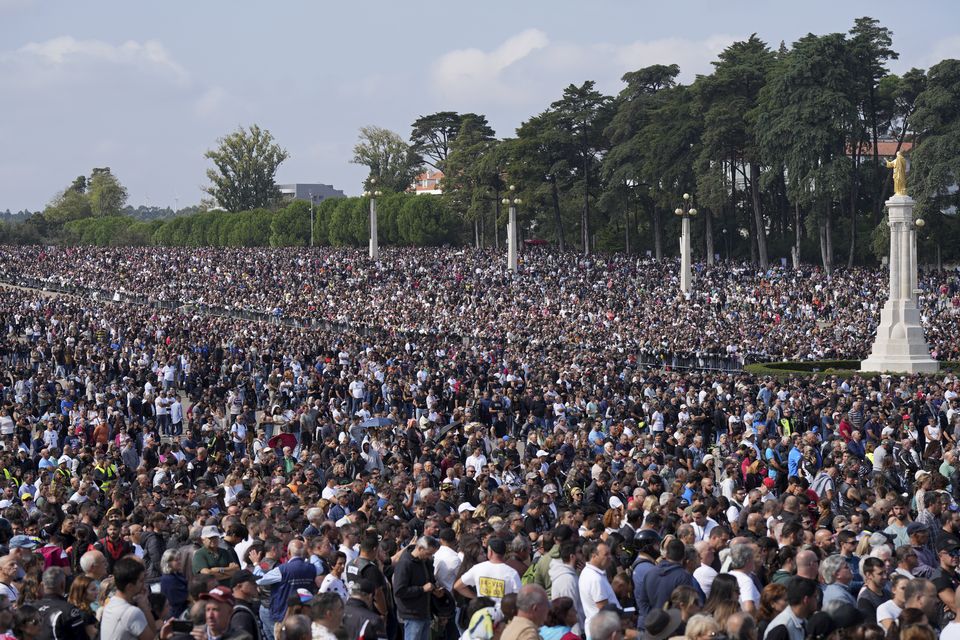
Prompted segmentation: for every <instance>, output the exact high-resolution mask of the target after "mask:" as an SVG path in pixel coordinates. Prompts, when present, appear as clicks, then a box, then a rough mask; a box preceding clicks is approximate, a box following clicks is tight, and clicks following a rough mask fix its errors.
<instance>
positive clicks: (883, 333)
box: [860, 189, 940, 373]
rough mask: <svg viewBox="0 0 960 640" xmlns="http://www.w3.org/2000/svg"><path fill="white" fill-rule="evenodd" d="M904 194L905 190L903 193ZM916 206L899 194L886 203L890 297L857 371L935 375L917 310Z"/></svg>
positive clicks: (934, 365)
mask: <svg viewBox="0 0 960 640" xmlns="http://www.w3.org/2000/svg"><path fill="white" fill-rule="evenodd" d="M904 190H905V189H904ZM915 204H916V202H915V201H914V200H913V199H912V198H911V197H910V196H908V195H905V194H899V195H895V196H893V197H892V198H890V199H889V200H887V212H888V214H887V216H888V217H887V224H889V225H890V261H889V262H890V297H889V299H888V300H887V302H886V304H884V305H883V309H882V310H881V311H880V326H879V327H877V338H876V340H875V341H874V343H873V350H872V351H871V352H870V356H869V357H868V358H867V359H866V360H863V361H862V362H861V363H860V370H861V371H882V372H896V373H935V372H937V371H938V370H939V369H940V365H939V364H938V363H937V361H936V360H934V359H933V358H931V357H930V345H928V344H927V340H926V338H925V337H924V335H923V327H922V326H921V325H920V309H918V308H917V302H916V293H917V232H916V228H915V227H914V223H913V207H914V205H915Z"/></svg>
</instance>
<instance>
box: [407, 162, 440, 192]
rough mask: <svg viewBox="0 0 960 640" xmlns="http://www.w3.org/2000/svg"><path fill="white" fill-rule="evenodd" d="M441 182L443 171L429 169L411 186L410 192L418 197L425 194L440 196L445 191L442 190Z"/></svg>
mask: <svg viewBox="0 0 960 640" xmlns="http://www.w3.org/2000/svg"><path fill="white" fill-rule="evenodd" d="M441 180H443V171H437V170H436V169H427V170H426V171H424V172H423V173H421V174H420V175H418V176H417V177H416V178H415V179H414V182H413V184H412V185H410V188H409V189H408V191H410V192H412V193H415V194H417V195H418V196H420V195H424V194H430V195H434V196H438V195H440V194H441V193H443V190H442V189H440V181H441Z"/></svg>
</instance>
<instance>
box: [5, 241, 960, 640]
mask: <svg viewBox="0 0 960 640" xmlns="http://www.w3.org/2000/svg"><path fill="white" fill-rule="evenodd" d="M0 256H2V258H3V259H2V264H3V266H2V268H0V280H6V281H7V282H19V283H21V284H23V283H24V282H26V281H27V280H26V279H34V280H40V281H43V282H47V283H50V284H51V285H53V284H56V286H57V287H58V288H59V287H72V288H74V290H75V291H76V293H77V294H78V295H51V294H49V293H44V292H39V291H37V290H30V289H25V288H7V289H2V290H0V327H2V329H3V330H4V338H3V340H2V341H0V401H2V404H0V442H2V445H3V449H2V452H0V487H2V496H0V544H2V549H0V639H2V640H6V639H7V638H18V639H34V638H42V639H46V638H57V639H58V640H59V639H63V638H77V639H80V640H87V639H91V640H92V639H94V638H101V639H103V640H114V639H124V640H126V639H129V638H138V639H141V640H149V639H151V638H162V639H163V640H169V639H171V638H176V639H177V640H189V639H190V638H192V639H194V640H230V639H239V638H243V639H246V638H251V639H255V640H265V639H267V640H298V639H301V638H318V639H328V638H334V637H335V638H347V639H348V640H357V639H359V638H365V639H372V638H387V639H388V640H399V638H401V637H402V638H404V640H427V639H433V638H445V639H446V638H450V639H454V638H463V639H464V640H492V639H495V638H496V639H502V640H518V639H522V640H534V639H536V638H542V639H543V640H574V639H575V638H587V639H589V640H612V639H614V638H625V637H630V638H634V637H643V638H646V639H647V640H667V639H670V638H677V639H679V638H685V639H687V640H715V639H718V638H721V637H723V638H729V639H730V640H760V639H769V640H802V639H804V638H813V639H814V640H825V639H827V638H830V639H831V640H854V639H855V640H868V639H869V640H879V639H880V638H884V637H885V638H889V639H890V640H931V639H932V638H935V637H937V636H938V635H939V636H941V637H944V638H948V639H951V640H954V639H955V638H957V637H960V622H955V621H954V620H955V618H956V614H957V612H958V611H960V594H958V592H957V590H958V589H957V588H958V585H960V574H958V572H957V565H958V558H960V508H958V498H960V473H958V472H960V464H958V451H960V449H958V446H957V439H958V438H960V378H957V377H956V376H955V375H953V374H940V375H929V376H897V375H890V376H887V375H884V376H867V377H863V376H845V377H840V376H820V377H814V376H802V377H801V376H794V377H784V378H780V379H775V378H761V377H757V376H753V375H749V374H745V373H742V372H736V371H728V372H722V371H707V370H697V369H691V370H677V369H674V368H669V367H651V366H647V365H646V364H643V359H642V358H640V357H638V354H639V353H641V351H642V350H643V349H650V350H651V351H648V352H649V353H652V352H657V353H664V354H665V353H683V354H691V353H714V352H720V353H724V354H734V355H736V354H741V355H743V354H746V353H756V354H763V355H765V357H794V356H796V357H801V358H810V357H827V356H837V357H856V356H859V355H864V354H865V353H866V351H867V350H868V349H869V345H870V340H871V338H870V327H872V326H873V324H874V323H875V322H876V318H875V317H874V316H875V315H877V314H876V312H877V310H878V309H879V305H880V304H881V302H882V300H883V297H884V296H885V293H884V292H883V283H884V278H883V274H882V273H880V272H874V271H867V270H860V271H856V272H853V273H848V274H843V273H841V274H835V275H834V276H833V277H832V278H830V279H827V278H826V277H824V276H823V275H822V274H820V273H819V272H818V271H816V270H815V269H805V270H802V271H799V272H793V271H789V270H781V269H772V270H770V271H768V272H767V273H763V274H760V273H756V272H755V271H754V270H752V269H750V268H748V267H746V266H737V265H725V266H718V267H715V268H710V269H707V268H702V269H700V271H699V273H698V275H697V278H696V280H695V282H696V283H697V289H696V290H697V291H699V292H700V293H695V294H693V295H692V296H690V297H689V298H688V299H685V298H678V297H677V296H676V295H675V294H674V293H672V291H673V290H674V289H675V288H676V284H675V282H674V281H675V279H676V277H675V274H674V273H673V270H672V269H673V268H672V267H671V266H670V265H669V264H658V263H655V262H648V261H644V260H637V259H636V258H627V257H602V258H592V259H590V260H585V259H583V258H581V257H572V256H560V255H554V254H549V253H544V254H533V255H528V256H526V259H525V261H524V266H523V268H522V269H521V272H520V273H519V274H517V275H516V276H510V275H507V274H505V273H504V272H503V270H502V267H501V265H499V264H497V265H494V264H493V256H491V255H489V254H484V253H476V252H470V251H460V252H456V251H454V250H430V251H427V250H403V251H401V250H390V251H388V252H384V261H383V262H382V263H381V264H379V265H370V264H369V262H368V261H366V260H364V259H363V258H362V256H360V255H359V254H357V253H355V252H352V251H335V250H328V249H324V250H315V251H313V250H309V251H308V250H303V251H300V252H297V251H290V250H285V251H273V250H220V249H216V250H215V249H193V250H187V249H173V250H168V249H164V250H162V251H161V250H158V249H110V250H101V249H89V248H72V249H58V248H49V247H48V248H3V249H0ZM921 289H922V290H923V293H921V294H920V301H921V306H922V308H923V312H924V318H925V323H926V326H927V331H928V336H929V338H930V341H931V344H932V345H933V346H934V349H935V350H937V353H938V355H939V356H940V357H942V358H946V357H954V354H955V353H956V349H957V347H956V341H955V340H954V339H953V337H954V336H955V335H956V325H955V322H954V309H955V308H956V306H957V305H956V303H955V301H956V300H958V298H957V291H956V275H955V274H950V275H948V274H928V275H926V276H924V277H923V278H921ZM94 291H95V292H100V294H99V295H97V296H96V297H93V296H92V295H91V292H94ZM116 291H125V292H130V293H133V294H136V295H141V296H145V297H151V298H153V299H155V300H176V301H177V302H178V303H182V304H183V305H187V306H179V305H176V306H175V307H176V308H170V309H158V308H156V307H154V306H151V305H141V304H127V303H122V302H112V301H111V300H112V298H113V293H114V292H116ZM228 309H232V310H239V309H256V310H259V311H265V312H267V313H268V315H269V316H270V317H272V318H273V319H274V320H267V321H263V322H252V321H250V320H246V319H242V318H239V317H231V316H229V315H224V314H222V313H216V312H217V311H225V310H228ZM290 318H298V319H301V320H304V322H298V323H295V324H292V323H289V322H286V321H285V320H287V319H290ZM311 319H321V320H323V323H321V324H316V323H312V322H309V320H311ZM657 350H659V351H657Z"/></svg>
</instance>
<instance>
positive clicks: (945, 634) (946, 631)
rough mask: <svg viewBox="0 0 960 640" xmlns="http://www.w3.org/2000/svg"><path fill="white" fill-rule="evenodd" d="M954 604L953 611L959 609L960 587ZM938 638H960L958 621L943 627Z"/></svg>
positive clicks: (946, 639) (942, 639)
mask: <svg viewBox="0 0 960 640" xmlns="http://www.w3.org/2000/svg"><path fill="white" fill-rule="evenodd" d="M953 598H954V601H953V602H954V604H953V608H954V610H955V611H960V589H957V590H956V591H955V592H954V594H953ZM879 613H880V610H879V609H877V614H878V615H879ZM940 640H960V621H957V620H954V621H953V622H951V623H950V624H948V625H947V626H945V627H944V628H943V631H941V632H940Z"/></svg>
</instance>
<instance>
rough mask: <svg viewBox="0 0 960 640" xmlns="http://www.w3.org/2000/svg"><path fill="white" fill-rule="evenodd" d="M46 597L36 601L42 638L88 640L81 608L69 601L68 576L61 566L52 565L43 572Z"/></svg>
mask: <svg viewBox="0 0 960 640" xmlns="http://www.w3.org/2000/svg"><path fill="white" fill-rule="evenodd" d="M42 580H43V591H44V594H45V595H44V598H43V599H42V600H37V601H36V602H34V603H33V604H34V606H35V607H36V608H37V611H39V612H40V619H41V620H42V621H43V623H42V624H41V632H40V636H38V637H40V638H44V639H46V638H57V639H58V640H86V637H87V632H86V631H85V630H84V627H83V615H82V614H81V612H80V610H79V609H78V608H77V607H75V606H73V605H72V604H70V603H69V602H67V599H66V598H65V597H64V594H65V593H66V589H67V576H66V574H65V573H64V572H63V569H61V568H60V567H50V568H49V569H47V570H46V571H44V572H43V578H42Z"/></svg>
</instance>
